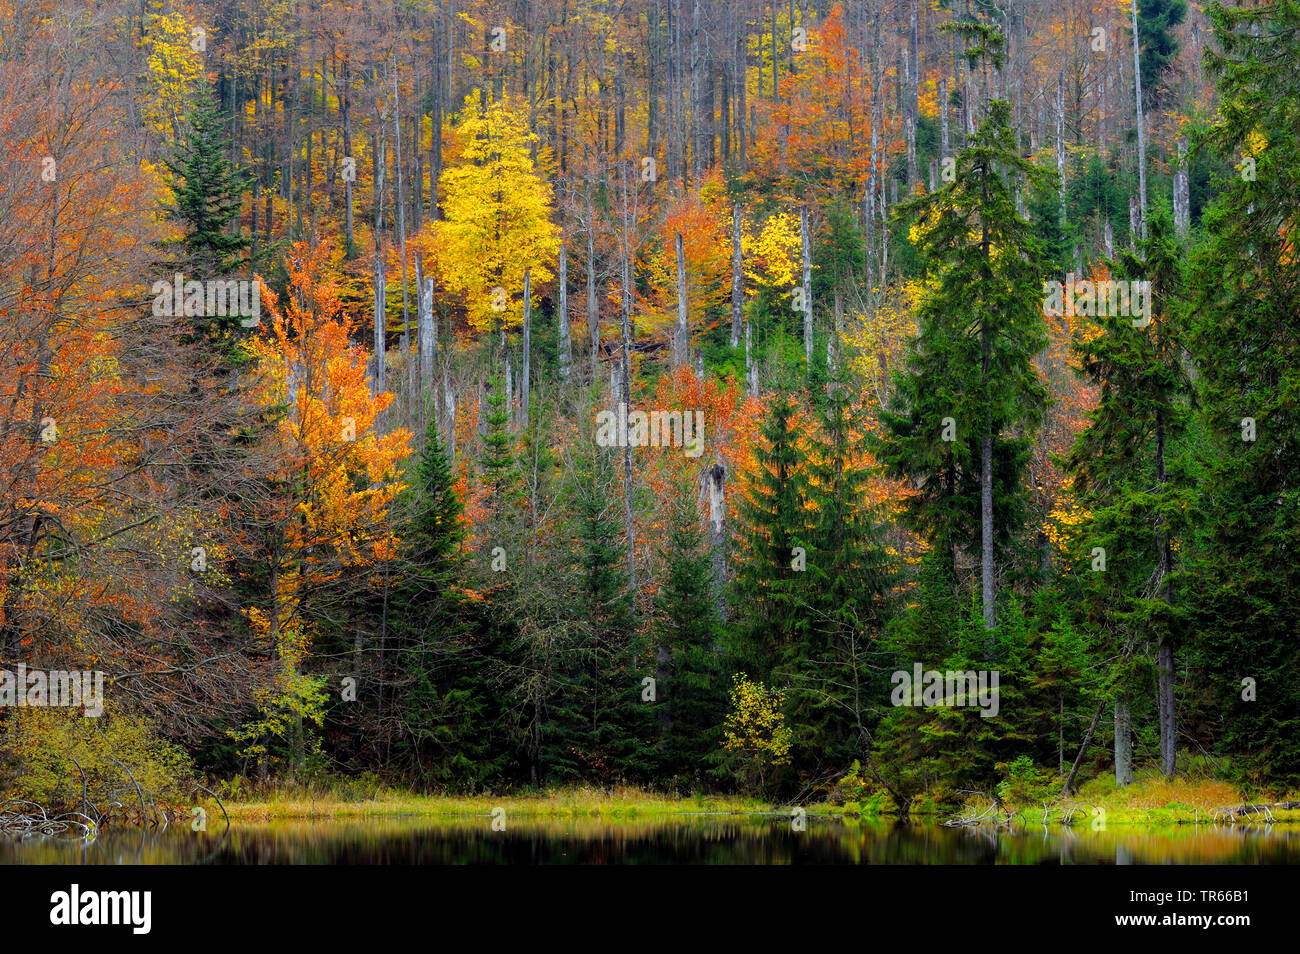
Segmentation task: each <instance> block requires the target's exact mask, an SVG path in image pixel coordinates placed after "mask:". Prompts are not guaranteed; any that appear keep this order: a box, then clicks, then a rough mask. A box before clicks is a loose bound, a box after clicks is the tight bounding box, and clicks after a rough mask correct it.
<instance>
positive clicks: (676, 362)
mask: <svg viewBox="0 0 1300 954" xmlns="http://www.w3.org/2000/svg"><path fill="white" fill-rule="evenodd" d="M689 361H690V348H689V340H688V338H687V334H686V250H685V246H684V245H683V243H682V233H681V232H678V233H677V327H676V329H675V330H674V332H673V367H674V368H677V367H680V366H681V365H683V364H687V363H689Z"/></svg>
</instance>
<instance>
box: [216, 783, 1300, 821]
mask: <svg viewBox="0 0 1300 954" xmlns="http://www.w3.org/2000/svg"><path fill="white" fill-rule="evenodd" d="M1278 800H1281V799H1278ZM223 801H225V807H226V810H227V811H228V812H229V814H230V818H231V819H232V820H236V821H240V820H242V821H272V820H280V819H303V818H326V819H331V818H335V819H361V818H395V817H415V818H429V819H436V818H448V819H450V818H463V817H473V816H488V815H490V814H491V813H492V811H493V809H495V808H503V809H505V811H506V813H507V814H508V815H510V816H512V817H515V818H533V819H557V818H606V819H610V820H626V821H631V820H645V819H653V818H666V817H669V816H674V815H682V814H772V813H782V814H784V813H788V812H789V811H790V807H789V806H787V805H780V804H774V803H772V802H770V801H766V800H763V799H758V798H752V797H742V796H729V795H687V796H674V795H664V794H659V793H655V792H648V791H645V790H642V789H633V788H621V789H612V790H602V789H595V788H577V789H558V790H554V791H548V792H539V793H525V794H511V795H505V794H502V795H492V794H483V795H463V796H456V795H416V794H412V793H410V792H404V791H401V790H396V789H376V790H374V791H372V792H369V793H367V794H364V795H360V796H356V795H353V794H352V793H347V794H343V793H338V792H331V791H323V792H316V793H313V792H304V791H301V790H297V791H295V790H277V791H271V792H268V793H264V794H254V793H249V794H248V795H246V796H243V797H237V798H235V799H223ZM1046 801H1047V802H1048V806H1047V807H1046V808H1045V807H1044V804H1043V800H1041V799H1036V800H1033V801H1030V800H1029V799H1027V798H1026V799H1022V800H1021V801H1019V802H1017V801H1015V800H1012V799H1007V807H1008V808H1009V809H1010V810H1012V811H1016V812H1018V813H1019V817H1018V818H1017V819H1016V821H1017V823H1020V824H1025V825H1035V826H1041V825H1042V824H1044V818H1045V816H1046V823H1047V824H1049V825H1061V824H1062V823H1065V822H1066V821H1067V816H1068V824H1070V825H1071V826H1073V827H1080V826H1087V825H1091V824H1092V823H1093V821H1094V820H1096V819H1098V818H1099V817H1101V818H1104V823H1105V824H1106V825H1108V826H1109V825H1169V824H1189V825H1197V824H1209V823H1213V822H1214V820H1215V814H1216V811H1217V810H1219V809H1222V808H1224V807H1227V806H1235V805H1241V804H1243V803H1244V802H1245V801H1246V799H1244V798H1242V797H1241V795H1240V793H1239V792H1237V790H1236V789H1235V788H1233V787H1232V786H1230V785H1228V784H1226V783H1224V782H1217V781H1205V780H1202V781H1188V780H1184V779H1174V780H1172V781H1170V780H1167V779H1164V778H1161V777H1158V776H1157V777H1146V778H1140V779H1139V780H1138V781H1137V782H1136V783H1135V784H1134V785H1132V786H1129V787H1127V788H1124V789H1115V788H1114V785H1113V783H1110V782H1109V781H1107V780H1094V782H1092V783H1089V784H1088V785H1085V786H1083V788H1082V789H1081V791H1080V792H1079V793H1078V794H1077V795H1076V796H1074V797H1073V798H1072V799H1069V800H1065V801H1058V802H1055V804H1053V796H1050V795H1049V796H1048V798H1047V799H1046ZM1255 801H1257V802H1270V801H1273V799H1255ZM991 806H992V802H991V800H989V799H987V798H985V799H981V798H978V797H976V798H973V799H971V800H970V801H968V802H967V803H965V804H964V805H953V804H949V803H943V802H936V801H933V800H931V799H926V798H922V799H918V800H917V801H916V802H914V803H913V805H912V810H911V815H912V817H913V818H915V819H921V820H927V821H940V820H945V819H948V818H951V817H954V816H957V815H961V814H975V815H978V814H980V813H982V812H984V811H985V809H986V808H988V807H991ZM803 807H804V808H805V810H806V811H807V813H808V814H809V815H812V816H840V815H845V816H849V817H855V818H868V819H871V818H876V819H880V820H882V821H888V820H893V819H895V818H896V816H897V808H896V806H895V805H894V803H893V801H892V799H890V798H889V797H888V796H879V795H873V796H871V797H869V798H867V799H865V800H864V801H862V802H860V803H859V802H846V803H819V804H817V803H815V804H808V805H805V806H803ZM1097 809H1100V810H1101V811H1102V812H1104V816H1101V815H1099V814H1098V813H1097V812H1096V811H1095V810H1097ZM1273 818H1274V820H1276V821H1278V822H1300V810H1295V809H1293V810H1275V811H1274V812H1273ZM1263 820H1264V819H1263V818H1260V819H1259V821H1263Z"/></svg>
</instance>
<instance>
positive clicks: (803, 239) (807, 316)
mask: <svg viewBox="0 0 1300 954" xmlns="http://www.w3.org/2000/svg"><path fill="white" fill-rule="evenodd" d="M799 245H800V249H801V252H802V255H803V353H804V359H805V360H806V361H807V362H808V367H809V368H811V367H812V353H813V319H812V240H811V238H810V237H809V235H808V210H807V209H800V210H799Z"/></svg>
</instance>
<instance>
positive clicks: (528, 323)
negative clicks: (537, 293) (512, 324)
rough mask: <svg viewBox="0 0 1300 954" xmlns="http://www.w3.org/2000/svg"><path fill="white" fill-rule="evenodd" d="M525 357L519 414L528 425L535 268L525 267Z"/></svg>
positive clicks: (525, 425)
mask: <svg viewBox="0 0 1300 954" xmlns="http://www.w3.org/2000/svg"><path fill="white" fill-rule="evenodd" d="M523 348H524V359H523V367H522V368H520V371H519V403H520V408H519V414H520V421H521V424H522V426H523V427H525V428H526V427H528V399H529V373H530V372H531V370H532V367H531V366H532V354H533V270H532V269H531V268H525V269H524V343H523Z"/></svg>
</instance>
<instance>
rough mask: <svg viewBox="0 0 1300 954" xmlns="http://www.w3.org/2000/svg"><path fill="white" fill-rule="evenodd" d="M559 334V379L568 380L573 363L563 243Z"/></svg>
mask: <svg viewBox="0 0 1300 954" xmlns="http://www.w3.org/2000/svg"><path fill="white" fill-rule="evenodd" d="M558 330H559V336H560V357H559V360H560V380H561V381H567V380H569V367H570V366H571V365H572V364H573V342H572V340H570V335H569V257H568V254H567V253H566V252H565V248H564V246H563V245H561V246H560V301H559V329H558Z"/></svg>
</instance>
